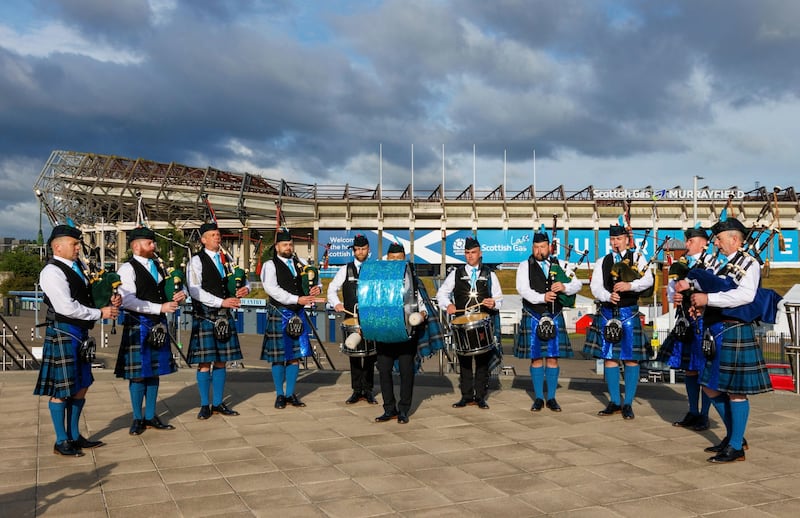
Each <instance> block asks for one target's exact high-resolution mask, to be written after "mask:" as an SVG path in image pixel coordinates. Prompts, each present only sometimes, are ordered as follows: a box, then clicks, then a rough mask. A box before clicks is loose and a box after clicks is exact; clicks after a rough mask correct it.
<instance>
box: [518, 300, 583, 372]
mask: <svg viewBox="0 0 800 518" xmlns="http://www.w3.org/2000/svg"><path fill="white" fill-rule="evenodd" d="M541 317H542V316H541V315H539V314H538V313H536V312H531V311H528V310H527V309H523V310H522V321H521V323H520V327H519V333H517V336H516V339H515V340H514V356H516V357H517V358H529V359H531V360H536V359H539V358H572V357H573V356H575V353H574V352H573V351H572V343H570V341H569V334H568V333H567V324H566V322H565V321H564V315H563V313H561V312H560V311H559V313H558V315H556V316H555V317H552V318H553V322H555V325H556V336H554V337H553V339H552V340H547V341H546V342H545V341H542V340H540V339H539V337H538V336H536V326H538V325H539V320H540V319H541Z"/></svg>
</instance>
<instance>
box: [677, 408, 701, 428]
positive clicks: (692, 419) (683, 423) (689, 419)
mask: <svg viewBox="0 0 800 518" xmlns="http://www.w3.org/2000/svg"><path fill="white" fill-rule="evenodd" d="M699 418H700V415H699V414H693V413H691V412H687V413H686V415H685V416H683V419H681V420H680V421H675V422H674V423H672V426H680V427H682V428H691V427H693V426H694V425H696V424H697V420H698V419H699Z"/></svg>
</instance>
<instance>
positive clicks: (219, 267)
mask: <svg viewBox="0 0 800 518" xmlns="http://www.w3.org/2000/svg"><path fill="white" fill-rule="evenodd" d="M214 262H215V263H217V271H219V275H220V277H225V270H224V269H223V268H222V260H221V259H220V258H219V253H215V254H214Z"/></svg>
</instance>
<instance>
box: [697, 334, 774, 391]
mask: <svg viewBox="0 0 800 518" xmlns="http://www.w3.org/2000/svg"><path fill="white" fill-rule="evenodd" d="M710 329H711V332H712V333H713V335H714V338H715V341H716V346H717V351H716V354H715V355H714V358H713V359H711V360H706V365H705V368H704V370H703V374H702V375H701V376H700V384H701V385H703V386H706V387H708V388H710V389H714V390H718V391H720V392H728V393H731V394H760V393H762V392H770V391H772V382H770V379H769V373H768V372H767V367H766V365H765V364H764V356H763V355H762V353H761V347H759V345H758V343H757V342H756V340H755V332H754V330H753V324H738V323H730V322H718V323H716V324H713V325H711V326H710Z"/></svg>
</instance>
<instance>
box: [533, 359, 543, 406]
mask: <svg viewBox="0 0 800 518" xmlns="http://www.w3.org/2000/svg"><path fill="white" fill-rule="evenodd" d="M531 382H532V383H533V393H534V395H535V396H536V399H544V367H531Z"/></svg>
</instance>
